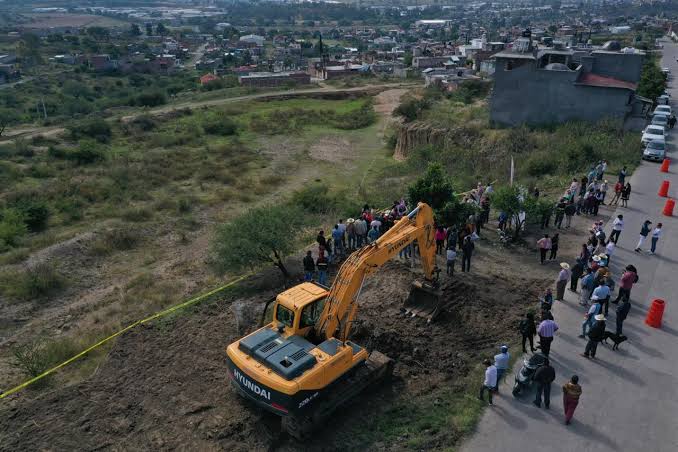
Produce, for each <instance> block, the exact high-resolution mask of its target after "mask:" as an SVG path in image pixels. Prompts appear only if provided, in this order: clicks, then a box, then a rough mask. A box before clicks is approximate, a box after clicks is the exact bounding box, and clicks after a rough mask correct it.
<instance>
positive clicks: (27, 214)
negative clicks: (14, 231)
mask: <svg viewBox="0 0 678 452" xmlns="http://www.w3.org/2000/svg"><path fill="white" fill-rule="evenodd" d="M13 207H14V208H16V209H18V210H19V211H20V212H21V214H22V216H23V219H24V223H25V224H26V227H27V228H28V230H29V231H31V232H39V231H42V230H43V229H45V228H46V227H47V221H48V220H49V217H50V214H51V212H50V210H49V208H48V207H47V203H46V202H45V201H43V200H38V199H22V200H19V201H17V202H16V203H14V204H13Z"/></svg>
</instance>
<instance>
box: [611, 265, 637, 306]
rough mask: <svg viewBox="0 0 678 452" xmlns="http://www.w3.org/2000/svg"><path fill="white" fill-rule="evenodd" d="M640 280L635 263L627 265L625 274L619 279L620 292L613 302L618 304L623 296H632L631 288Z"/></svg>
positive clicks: (627, 297) (628, 297)
mask: <svg viewBox="0 0 678 452" xmlns="http://www.w3.org/2000/svg"><path fill="white" fill-rule="evenodd" d="M637 282H638V272H637V270H636V267H634V266H633V265H627V266H626V269H625V271H624V274H623V275H622V277H621V280H620V281H619V294H618V295H617V298H615V299H614V301H613V302H612V303H614V304H617V303H619V300H621V299H622V298H626V299H627V300H629V299H630V298H631V289H632V288H633V285H634V284H635V283H637Z"/></svg>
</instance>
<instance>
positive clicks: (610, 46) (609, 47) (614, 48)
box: [603, 41, 622, 52]
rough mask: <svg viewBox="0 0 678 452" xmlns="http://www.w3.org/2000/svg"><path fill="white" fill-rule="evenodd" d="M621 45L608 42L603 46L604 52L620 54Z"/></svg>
mask: <svg viewBox="0 0 678 452" xmlns="http://www.w3.org/2000/svg"><path fill="white" fill-rule="evenodd" d="M621 48H622V47H621V44H620V43H619V41H607V42H606V43H605V44H603V50H610V51H612V52H618V51H620V50H621Z"/></svg>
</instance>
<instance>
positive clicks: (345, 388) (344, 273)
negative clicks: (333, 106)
mask: <svg viewBox="0 0 678 452" xmlns="http://www.w3.org/2000/svg"><path fill="white" fill-rule="evenodd" d="M434 231H435V228H434V224H433V212H432V210H431V208H430V207H429V206H428V205H427V204H424V203H419V205H418V206H417V208H416V209H414V210H413V211H412V212H411V213H410V214H409V215H407V216H405V217H403V218H401V219H400V220H399V221H398V222H397V223H396V224H395V225H394V226H393V227H392V228H391V229H389V230H388V231H387V232H385V233H384V234H383V235H382V236H381V237H380V238H379V239H377V240H376V241H375V242H373V243H371V244H369V245H367V246H365V247H363V248H361V249H359V250H357V251H355V252H354V253H352V254H351V255H350V256H349V257H348V258H347V259H346V260H345V261H344V263H343V264H342V265H341V267H340V269H339V272H338V273H337V275H336V278H335V279H334V282H333V284H332V286H331V287H330V288H329V290H328V288H326V287H323V286H320V285H317V284H314V283H310V282H305V283H302V284H299V285H297V286H294V287H292V288H291V289H288V290H285V291H284V292H282V293H280V294H278V296H277V297H276V298H275V304H274V306H273V320H272V321H271V323H269V324H268V325H265V326H264V327H262V328H260V329H258V330H256V331H255V332H253V333H252V334H250V335H248V336H245V337H243V338H242V339H240V340H237V341H235V342H233V343H232V344H230V345H229V346H228V347H227V349H226V353H227V364H228V371H229V377H230V380H231V385H232V386H233V387H234V388H235V389H236V390H237V391H238V392H239V393H240V394H241V395H243V396H245V397H246V398H248V399H250V400H253V401H254V402H255V403H256V404H257V405H258V406H260V407H263V408H264V409H266V410H268V411H271V412H273V413H275V414H278V415H280V416H282V424H283V427H284V428H285V429H286V430H287V432H288V433H289V434H290V435H292V436H294V437H296V438H299V439H301V438H304V437H306V436H307V435H308V434H309V433H310V432H311V431H312V430H313V429H314V428H315V426H316V425H317V424H319V423H322V422H323V421H324V420H325V419H326V418H327V417H328V416H329V415H330V414H331V413H332V412H333V411H335V410H336V409H337V408H338V407H339V406H341V405H342V404H344V403H346V402H348V401H349V400H350V399H351V398H352V397H354V396H356V395H357V394H359V393H360V392H361V391H362V390H363V389H365V388H366V387H368V386H370V385H372V384H374V383H376V382H378V381H380V380H382V379H384V378H385V377H386V376H388V375H389V374H390V373H391V371H392V367H393V362H392V360H391V359H389V358H388V357H386V356H385V355H383V354H381V353H379V352H378V351H372V352H371V353H369V352H368V351H367V350H366V349H365V348H364V347H361V346H360V345H358V344H355V343H353V342H351V341H350V340H348V335H349V332H350V330H351V326H352V322H353V321H354V318H355V316H356V313H357V309H358V297H359V295H360V291H361V289H362V286H363V283H364V281H365V277H366V276H368V275H370V274H371V273H374V272H375V271H377V270H378V269H379V268H380V267H381V266H382V265H384V264H385V263H386V262H387V261H388V260H390V259H391V258H393V257H394V256H395V255H397V254H398V253H399V252H400V250H402V249H403V248H404V247H405V246H407V245H409V244H410V243H412V242H414V241H415V240H416V241H417V244H418V246H419V252H420V254H421V262H422V267H423V270H424V278H423V279H422V280H418V281H415V282H414V283H413V285H412V290H411V292H410V296H409V298H408V299H407V301H406V303H405V308H406V309H405V310H406V311H407V312H408V313H409V314H412V315H417V314H418V315H424V316H427V317H428V318H429V320H430V319H431V318H432V317H433V316H434V315H435V314H436V313H437V311H438V302H439V298H438V290H439V289H438V283H437V279H438V278H437V276H438V270H437V268H436V265H435V240H434Z"/></svg>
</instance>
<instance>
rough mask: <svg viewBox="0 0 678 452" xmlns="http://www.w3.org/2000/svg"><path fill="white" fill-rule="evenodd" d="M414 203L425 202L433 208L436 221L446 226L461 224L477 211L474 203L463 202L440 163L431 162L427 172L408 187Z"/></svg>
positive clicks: (410, 197)
mask: <svg viewBox="0 0 678 452" xmlns="http://www.w3.org/2000/svg"><path fill="white" fill-rule="evenodd" d="M407 195H408V198H409V200H410V203H411V204H412V205H416V203H418V202H425V203H426V204H428V205H429V206H431V208H432V209H433V212H434V214H435V218H436V221H437V222H438V223H440V224H443V225H446V226H461V225H462V224H464V222H465V221H466V219H467V218H468V217H469V215H472V214H473V213H475V212H476V210H477V209H476V207H475V205H473V204H468V203H462V202H460V201H459V197H458V196H457V195H456V194H455V192H454V187H453V185H452V180H451V179H450V178H449V176H448V175H447V174H446V173H445V169H444V168H443V167H442V165H440V164H439V163H431V164H429V166H428V168H427V169H426V173H424V175H423V176H422V177H420V178H419V179H417V180H416V181H415V182H414V183H413V184H411V185H410V186H409V187H408V188H407Z"/></svg>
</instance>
